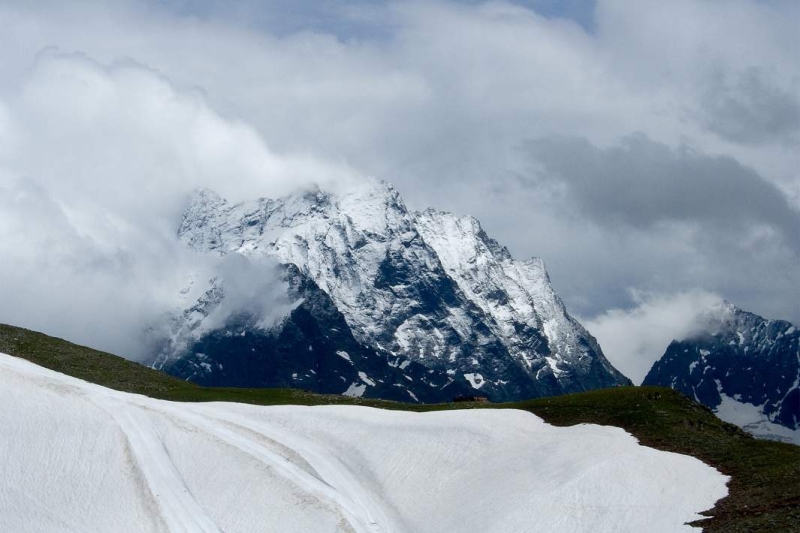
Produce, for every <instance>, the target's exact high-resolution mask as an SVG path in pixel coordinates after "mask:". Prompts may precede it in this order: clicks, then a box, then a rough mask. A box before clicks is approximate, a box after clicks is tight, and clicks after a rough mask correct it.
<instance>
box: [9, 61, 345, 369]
mask: <svg viewBox="0 0 800 533" xmlns="http://www.w3.org/2000/svg"><path fill="white" fill-rule="evenodd" d="M3 109H4V108H3V107H0V110H3ZM3 118H6V120H0V128H2V129H1V130H0V136H3V135H5V133H6V132H8V131H13V134H14V149H13V150H10V151H8V152H7V153H4V154H2V155H3V156H4V157H3V158H2V160H0V161H2V162H1V163H0V170H1V172H0V255H2V257H3V261H2V262H0V278H2V280H3V282H2V284H0V321H3V322H8V323H13V324H17V325H23V326H28V327H32V328H35V329H40V330H44V331H47V332H49V333H52V334H56V335H61V336H65V337H67V338H69V339H71V340H75V341H78V342H84V343H87V344H91V345H92V346H95V347H98V348H102V349H106V350H109V351H112V352H115V353H119V354H123V355H126V356H129V357H134V358H139V357H144V356H146V355H148V354H147V350H148V349H149V348H150V347H149V346H147V345H146V344H145V343H144V340H145V336H144V335H143V333H144V331H145V330H147V329H151V328H158V327H160V326H159V322H163V320H164V317H165V316H166V313H168V312H174V311H175V310H177V309H180V306H181V305H185V304H186V302H184V301H182V300H181V294H180V291H181V289H183V288H184V287H185V286H186V284H187V282H188V280H189V278H190V275H191V274H192V273H194V275H195V277H200V278H201V279H208V278H210V277H211V276H212V275H218V274H221V275H223V276H224V274H225V273H226V272H228V271H230V269H231V268H233V267H232V266H231V265H230V264H229V263H230V262H229V261H227V262H226V261H220V260H215V259H213V258H204V257H200V256H196V255H194V254H192V253H191V252H189V251H188V250H186V249H185V248H184V247H183V245H181V244H180V243H179V242H178V240H177V238H176V236H175V232H176V228H177V222H178V217H179V215H180V212H181V210H182V208H183V207H184V202H185V198H186V196H187V195H188V194H189V193H190V192H191V191H192V189H193V188H195V187H202V186H210V187H214V188H215V189H217V190H218V191H220V192H222V193H223V194H226V195H228V196H229V197H232V198H251V197H254V196H259V195H281V194H285V193H287V192H288V191H290V190H294V189H296V188H298V187H303V186H308V185H310V184H311V183H322V184H325V183H329V184H334V185H335V184H340V183H342V182H344V183H347V182H349V181H350V180H353V179H357V177H358V174H356V173H354V172H353V171H351V170H350V169H348V168H347V167H346V166H344V165H341V164H338V163H330V162H325V161H322V160H319V159H317V158H314V157H311V156H308V155H277V154H275V153H274V152H271V151H270V150H269V149H268V148H267V147H266V145H265V143H264V142H263V140H262V139H261V137H260V136H259V134H258V133H257V132H256V131H255V130H254V129H253V128H252V127H251V126H249V125H248V124H246V123H244V122H242V121H240V120H231V119H226V118H224V117H222V116H220V115H219V114H218V113H216V112H215V111H214V110H212V109H211V108H210V107H209V105H208V104H207V102H206V101H205V98H204V97H203V95H202V94H201V93H199V92H198V91H187V90H181V89H179V88H176V87H175V86H174V85H173V84H172V83H171V82H170V81H169V80H168V79H166V78H165V77H164V76H162V75H159V74H158V73H155V72H153V71H152V70H150V69H148V68H145V67H143V66H141V65H139V64H136V63H134V62H131V61H123V62H118V63H114V64H112V65H109V66H105V65H101V64H99V63H97V62H96V61H94V60H92V59H90V58H88V57H86V56H84V55H80V54H62V53H59V52H57V51H55V50H48V51H46V52H44V53H42V54H40V55H39V57H38V59H37V61H36V64H35V67H34V69H33V70H32V71H31V73H30V76H29V77H28V79H27V80H26V81H25V82H24V83H23V85H22V87H21V89H20V91H19V94H18V95H17V97H16V98H15V99H14V100H13V105H12V106H11V108H10V111H9V112H8V113H4V114H0V119H3ZM230 277H231V278H233V279H234V280H235V281H236V283H228V284H226V289H227V290H228V292H231V293H232V298H231V299H230V302H240V303H241V307H242V308H243V309H244V308H245V307H247V308H248V309H249V308H250V307H253V305H254V303H253V302H254V299H255V298H256V296H251V297H250V298H247V299H243V298H241V297H239V296H241V295H240V294H239V293H241V292H242V290H241V287H242V284H244V285H248V286H249V287H250V288H251V289H252V290H253V291H254V294H255V293H257V295H258V297H261V299H262V300H265V301H268V303H263V302H262V304H261V305H262V307H259V308H258V309H254V310H253V309H250V310H251V311H254V312H256V313H258V314H260V315H264V316H263V317H262V318H263V321H269V320H273V319H274V316H272V315H271V314H270V313H272V311H273V310H275V309H278V308H280V310H281V312H283V311H286V310H288V309H289V308H288V307H287V306H286V305H283V304H280V303H279V302H278V300H279V298H278V296H276V295H279V294H280V293H282V292H285V290H284V289H285V286H284V285H283V284H282V283H281V282H280V281H279V279H278V277H277V276H276V273H275V272H274V268H266V267H262V266H258V265H253V266H252V267H251V268H238V269H237V270H236V274H235V276H230ZM237 287H238V288H239V290H238V291H237ZM195 296H196V295H195ZM272 304H275V305H272ZM265 306H266V307H265ZM224 311H225V313H223V314H221V315H219V313H218V315H219V316H217V317H216V319H218V320H224V319H225V318H226V317H227V316H230V315H231V314H233V313H235V312H236V310H234V309H228V310H224ZM276 312H277V311H276ZM272 314H274V313H272ZM267 315H269V316H267Z"/></svg>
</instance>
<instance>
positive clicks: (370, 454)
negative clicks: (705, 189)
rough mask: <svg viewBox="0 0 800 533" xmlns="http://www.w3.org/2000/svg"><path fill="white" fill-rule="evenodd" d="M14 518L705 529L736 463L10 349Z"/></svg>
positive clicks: (1, 393)
mask: <svg viewBox="0 0 800 533" xmlns="http://www.w3.org/2000/svg"><path fill="white" fill-rule="evenodd" d="M0 424H2V428H3V432H2V438H0V456H2V457H3V461H2V462H0V510H1V511H0V529H2V530H3V531H15V532H21V533H25V532H31V533H33V532H46V531H48V532H49V531H114V532H118V533H124V532H137V533H150V532H165V531H169V532H192V533H196V532H209V533H210V532H214V533H216V532H220V531H226V532H228V533H239V532H242V533H244V532H251V531H268V532H269V531H276V532H277V531H281V532H283V531H304V532H308V533H314V532H317V531H320V532H322V531H339V532H355V533H389V532H396V533H401V532H415V533H426V532H431V533H448V532H453V533H460V532H464V531H486V532H503V533H514V532H523V531H531V530H536V531H553V532H559V531H592V532H605V531H608V532H611V531H613V532H620V531H632V532H633V531H653V532H662V531H663V532H674V531H690V530H692V529H693V528H691V527H689V526H687V525H685V523H686V522H689V521H692V520H695V519H698V518H701V516H700V515H698V512H700V511H703V510H704V509H707V508H710V507H712V506H713V505H714V503H715V502H716V501H717V500H718V499H720V498H722V497H724V496H725V495H726V494H727V487H726V483H727V481H728V478H727V477H726V476H724V475H722V474H720V473H719V472H718V471H716V470H715V469H713V468H711V467H709V466H707V465H705V464H703V463H702V462H700V461H699V460H697V459H694V458H692V457H688V456H684V455H679V454H674V453H668V452H661V451H657V450H653V449H651V448H647V447H644V446H641V445H639V444H638V443H637V441H636V439H634V438H633V437H632V436H631V435H629V434H628V433H626V432H625V431H623V430H621V429H618V428H613V427H604V426H595V425H579V426H573V427H566V428H559V427H554V426H550V425H548V424H546V423H544V422H543V421H542V420H541V419H539V418H538V417H536V416H534V415H532V414H530V413H527V412H524V411H517V410H492V409H480V410H462V411H448V412H433V413H410V412H394V411H384V410H379V409H373V408H367V407H358V406H320V407H300V406H280V407H279V406H273V407H260V406H251V405H244V404H231V403H207V404H203V403H178V402H168V401H163V400H155V399H151V398H148V397H145V396H140V395H135V394H129V393H124V392H119V391H114V390H111V389H107V388H104V387H101V386H99V385H95V384H91V383H87V382H84V381H81V380H79V379H76V378H72V377H69V376H65V375H63V374H59V373H57V372H54V371H51V370H48V369H45V368H42V367H39V366H37V365H34V364H33V363H30V362H28V361H25V360H23V359H18V358H15V357H11V356H9V355H5V354H0Z"/></svg>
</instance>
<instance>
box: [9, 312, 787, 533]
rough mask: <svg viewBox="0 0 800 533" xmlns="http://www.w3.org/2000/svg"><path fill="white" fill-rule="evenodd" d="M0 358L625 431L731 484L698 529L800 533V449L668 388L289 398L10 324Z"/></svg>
mask: <svg viewBox="0 0 800 533" xmlns="http://www.w3.org/2000/svg"><path fill="white" fill-rule="evenodd" d="M0 352H3V353H7V354H10V355H13V356H16V357H21V358H24V359H27V360H29V361H31V362H33V363H36V364H38V365H41V366H43V367H46V368H49V369H51V370H55V371H57V372H61V373H64V374H67V375H70V376H73V377H76V378H80V379H83V380H86V381H90V382H92V383H97V384H99V385H104V386H106V387H109V388H112V389H117V390H121V391H126V392H132V393H137V394H144V395H147V396H151V397H153V398H161V399H165V400H175V401H231V402H243V403H252V404H261V405H278V404H298V405H321V404H333V403H335V404H351V405H368V406H372V407H381V408H387V409H403V410H411V411H431V410H440V409H464V408H487V407H488V408H499V409H504V408H514V409H522V410H526V411H530V412H532V413H534V414H536V415H537V416H540V417H541V418H543V419H544V420H546V421H547V422H549V423H551V424H555V425H559V426H568V425H573V424H580V423H593V424H604V425H612V426H618V427H621V428H624V429H625V430H627V431H628V432H630V433H632V434H633V435H634V436H636V437H637V438H638V439H639V440H640V441H641V442H642V444H645V445H647V446H651V447H653V448H657V449H660V450H666V451H671V452H677V453H683V454H687V455H692V456H694V457H697V458H699V459H701V460H702V461H704V462H706V463H707V464H710V465H712V466H714V467H716V468H717V469H719V470H720V471H721V472H723V473H724V474H727V475H729V476H731V477H732V479H731V482H730V484H729V496H728V497H727V498H725V499H723V500H721V501H720V502H719V503H718V504H717V506H716V507H715V508H714V509H713V510H711V511H710V512H709V513H708V514H709V518H708V519H705V520H702V521H700V523H698V524H696V525H702V526H703V527H704V529H705V530H706V531H720V532H723V531H724V532H738V531H800V481H799V480H800V447H798V446H793V445H791V444H783V443H777V442H767V441H760V440H755V439H753V438H752V437H750V436H749V435H747V434H746V433H744V432H743V431H742V430H740V429H739V428H737V427H736V426H733V425H731V424H727V423H725V422H722V421H721V420H719V419H718V418H716V417H715V416H714V415H713V414H712V413H711V412H710V411H709V410H708V409H707V408H705V407H703V406H701V405H699V404H697V403H695V402H694V401H692V400H689V399H688V398H686V397H684V396H682V395H681V394H679V393H677V392H675V391H673V390H671V389H664V388H657V387H623V388H615V389H606V390H599V391H593V392H587V393H581V394H571V395H567V396H559V397H554V398H542V399H537V400H528V401H523V402H514V403H506V404H489V405H480V404H463V403H459V404H443V405H412V404H401V403H395V402H386V401H380V400H365V399H357V398H345V397H342V396H323V395H318V394H312V393H308V392H303V391H299V390H291V389H233V388H206V387H199V386H197V385H194V384H192V383H187V382H185V381H181V380H179V379H175V378H173V377H171V376H168V375H166V374H163V373H161V372H158V371H156V370H152V369H150V368H146V367H144V366H141V365H138V364H136V363H133V362H130V361H127V360H125V359H123V358H121V357H117V356H114V355H111V354H108V353H105V352H100V351H97V350H93V349H91V348H86V347H83V346H78V345H76V344H72V343H70V342H67V341H64V340H61V339H57V338H54V337H49V336H47V335H43V334H41V333H36V332H33V331H29V330H25V329H22V328H17V327H13V326H7V325H0Z"/></svg>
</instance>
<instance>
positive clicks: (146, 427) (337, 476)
mask: <svg viewBox="0 0 800 533" xmlns="http://www.w3.org/2000/svg"><path fill="white" fill-rule="evenodd" d="M92 396H93V401H94V403H95V404H96V405H97V406H98V407H100V408H102V409H103V410H105V411H107V412H108V413H109V414H110V415H111V416H112V417H113V418H114V420H115V421H116V422H117V424H119V427H120V428H121V429H122V431H123V432H124V433H125V435H126V437H127V439H128V442H129V444H130V447H131V449H132V451H133V455H134V457H135V459H136V463H137V467H138V468H139V470H140V472H141V474H142V475H143V476H144V478H145V480H146V481H147V485H148V487H149V488H150V490H151V491H152V495H153V497H154V498H155V500H156V502H157V503H158V505H159V507H160V513H159V514H160V515H161V518H162V519H163V520H164V522H165V523H166V525H167V527H168V529H169V530H170V531H174V532H177V533H184V532H185V533H195V532H196V533H220V532H221V530H220V528H219V527H217V525H216V524H215V523H214V521H213V520H212V519H211V518H209V517H208V515H207V514H206V513H205V512H204V511H203V508H202V506H201V505H200V504H199V503H198V502H197V501H196V500H195V498H194V497H193V496H192V494H191V492H190V491H189V488H188V487H187V486H186V484H185V483H184V481H183V479H182V477H181V475H180V473H179V472H178V470H177V469H176V468H175V466H174V464H173V463H172V460H171V458H170V456H169V452H168V451H167V449H166V448H165V446H164V443H163V440H162V438H161V435H159V433H158V432H157V430H156V427H155V425H154V424H153V423H152V420H151V418H152V416H153V415H154V414H155V415H163V416H165V417H167V418H168V419H171V420H172V423H174V422H175V421H179V422H180V423H183V424H185V425H188V426H190V427H192V428H194V429H195V430H198V431H201V432H202V433H204V434H205V435H207V436H210V437H212V438H215V439H217V440H219V441H222V442H224V443H225V444H228V445H230V446H232V447H233V448H235V449H237V450H238V451H240V452H242V453H244V454H247V455H249V456H250V457H253V458H255V459H256V460H258V461H260V462H261V463H263V464H265V465H267V466H269V467H271V468H272V471H273V472H274V473H277V474H278V475H280V476H281V477H283V478H284V479H286V480H288V481H290V482H292V483H293V484H295V485H296V486H297V487H299V488H300V489H301V490H303V491H304V492H305V493H306V494H309V495H311V496H313V497H315V498H317V499H318V500H320V501H321V502H324V503H327V504H328V505H329V506H330V507H331V508H333V509H335V510H336V511H338V512H339V513H341V515H342V516H343V517H344V518H345V519H346V520H347V523H348V524H349V525H350V527H351V528H352V529H353V530H354V531H355V532H356V533H388V532H390V531H393V528H391V527H390V526H389V524H388V521H387V519H386V517H385V516H384V514H383V512H382V511H381V509H380V508H379V507H378V505H376V503H375V502H374V501H372V499H371V498H369V496H368V495H367V494H366V491H364V490H363V489H362V488H361V487H360V485H359V483H358V481H357V480H356V479H355V478H354V476H352V475H351V474H349V473H348V472H347V471H346V469H345V468H344V467H343V466H341V465H339V466H338V467H337V466H336V465H333V464H331V461H330V460H328V459H327V458H325V457H324V455H323V454H319V453H314V451H313V446H308V445H307V444H304V443H302V442H301V440H300V439H298V438H297V437H294V436H292V435H290V434H288V433H286V432H282V431H280V430H279V429H277V428H275V427H273V426H270V425H266V424H265V423H263V422H261V423H259V424H254V423H252V422H250V421H248V420H247V419H246V418H245V417H240V416H236V415H230V414H226V413H225V411H224V410H220V409H216V410H213V413H214V416H209V415H206V414H203V413H201V412H194V411H195V410H194V409H191V407H200V409H198V411H204V410H205V409H202V407H203V406H191V405H190V406H189V407H190V408H189V409H187V408H186V407H187V406H186V404H181V405H172V404H171V402H163V401H157V400H156V401H153V400H151V399H148V398H145V397H136V398H137V400H139V401H137V402H135V403H134V402H131V401H130V398H131V397H130V396H129V395H126V398H125V400H126V401H121V400H120V399H117V398H114V396H116V394H115V393H114V391H110V390H100V391H96V392H95V394H93V395H92ZM265 426H266V427H268V428H269V432H264V428H265ZM237 428H238V429H243V430H245V431H237ZM252 432H254V433H256V434H257V435H258V436H261V437H264V440H273V441H275V442H276V443H278V444H280V445H282V446H285V447H287V448H288V449H290V450H291V451H293V452H294V453H296V454H297V455H298V456H299V457H300V458H301V459H302V460H303V462H305V463H307V464H308V465H310V466H311V467H312V468H313V469H312V472H309V471H306V470H305V469H303V468H301V467H300V466H298V464H296V463H295V462H293V461H292V459H291V458H290V457H286V456H284V455H281V454H280V453H276V452H275V451H273V450H271V449H270V448H269V447H268V446H266V445H265V444H263V443H262V442H259V440H261V439H256V438H252V437H250V436H248V435H247V433H252ZM307 455H310V457H308V456H307ZM318 469H323V470H324V471H325V473H326V474H328V475H329V477H326V478H322V477H319V475H315V474H316V471H317V470H318Z"/></svg>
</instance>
